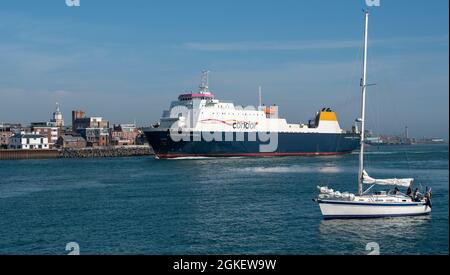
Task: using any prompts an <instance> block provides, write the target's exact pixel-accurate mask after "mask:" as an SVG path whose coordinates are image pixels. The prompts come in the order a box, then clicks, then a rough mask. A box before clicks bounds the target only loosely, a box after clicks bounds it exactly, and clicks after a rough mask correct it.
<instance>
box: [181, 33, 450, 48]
mask: <svg viewBox="0 0 450 275" xmlns="http://www.w3.org/2000/svg"><path fill="white" fill-rule="evenodd" d="M370 43H371V45H372V46H386V45H390V46H392V45H411V44H432V43H433V44H434V43H440V44H443V45H448V35H446V36H427V37H400V38H384V39H373V40H371V41H370ZM361 46H362V40H328V41H327V40H322V41H283V42H276V41H261V42H255V41H237V42H188V43H185V44H183V45H182V48H185V49H189V50H197V51H303V50H326V49H335V50H338V49H352V48H359V47H361Z"/></svg>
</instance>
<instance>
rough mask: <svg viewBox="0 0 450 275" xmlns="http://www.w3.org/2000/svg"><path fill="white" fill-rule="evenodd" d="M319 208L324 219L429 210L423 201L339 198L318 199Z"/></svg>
mask: <svg viewBox="0 0 450 275" xmlns="http://www.w3.org/2000/svg"><path fill="white" fill-rule="evenodd" d="M318 203H319V206H320V210H321V211H322V215H323V217H324V218H325V219H343V218H382V217H398V216H418V215H426V214H428V213H430V212H431V207H429V206H428V205H426V203H425V202H411V203H376V202H363V203H361V202H353V201H339V200H319V201H318Z"/></svg>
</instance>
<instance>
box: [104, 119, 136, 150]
mask: <svg viewBox="0 0 450 275" xmlns="http://www.w3.org/2000/svg"><path fill="white" fill-rule="evenodd" d="M110 135H111V144H112V145H135V144H136V137H137V136H138V135H139V131H138V129H137V128H136V125H135V124H119V125H114V126H113V128H112V129H111V134H110Z"/></svg>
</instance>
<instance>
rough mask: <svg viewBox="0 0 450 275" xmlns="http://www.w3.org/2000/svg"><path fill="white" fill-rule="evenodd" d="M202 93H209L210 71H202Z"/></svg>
mask: <svg viewBox="0 0 450 275" xmlns="http://www.w3.org/2000/svg"><path fill="white" fill-rule="evenodd" d="M199 88H200V93H202V94H204V93H209V71H208V70H203V71H202V81H201V83H200V87H199Z"/></svg>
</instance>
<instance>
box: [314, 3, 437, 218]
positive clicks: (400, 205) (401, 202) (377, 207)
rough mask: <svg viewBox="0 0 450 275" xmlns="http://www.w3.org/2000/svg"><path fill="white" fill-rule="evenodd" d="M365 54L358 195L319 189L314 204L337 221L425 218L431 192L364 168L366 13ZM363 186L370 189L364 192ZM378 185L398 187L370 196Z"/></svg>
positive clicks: (364, 56)
mask: <svg viewBox="0 0 450 275" xmlns="http://www.w3.org/2000/svg"><path fill="white" fill-rule="evenodd" d="M364 16H365V17H364V19H365V24H364V55H363V74H362V78H361V118H359V119H358V120H357V121H358V122H360V123H361V129H360V152H359V169H358V195H354V194H351V193H348V192H344V193H341V192H339V191H334V190H333V189H330V188H328V187H320V186H318V189H319V195H318V197H317V198H316V199H314V201H316V202H317V203H318V204H319V207H320V210H321V212H322V215H323V217H324V218H325V219H336V218H380V217H395V216H415V215H424V214H428V213H430V212H431V189H430V190H427V192H426V194H425V195H421V194H420V193H419V192H418V189H416V190H415V191H414V192H412V187H411V186H412V183H413V181H414V179H413V178H405V179H397V178H393V179H375V178H372V177H370V176H369V174H368V173H367V171H366V170H365V167H364V144H365V140H364V139H365V137H364V134H365V120H366V117H365V112H366V111H365V108H366V91H367V87H368V86H371V85H374V84H367V56H368V34H369V12H368V11H364ZM364 184H370V185H371V186H370V187H369V188H367V190H366V191H364ZM375 185H388V186H396V187H395V189H394V190H393V191H390V192H386V191H379V192H375V193H373V194H371V193H369V191H370V189H371V188H372V187H373V186H375ZM398 187H408V192H407V194H403V193H401V192H400V190H399V189H398Z"/></svg>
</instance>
